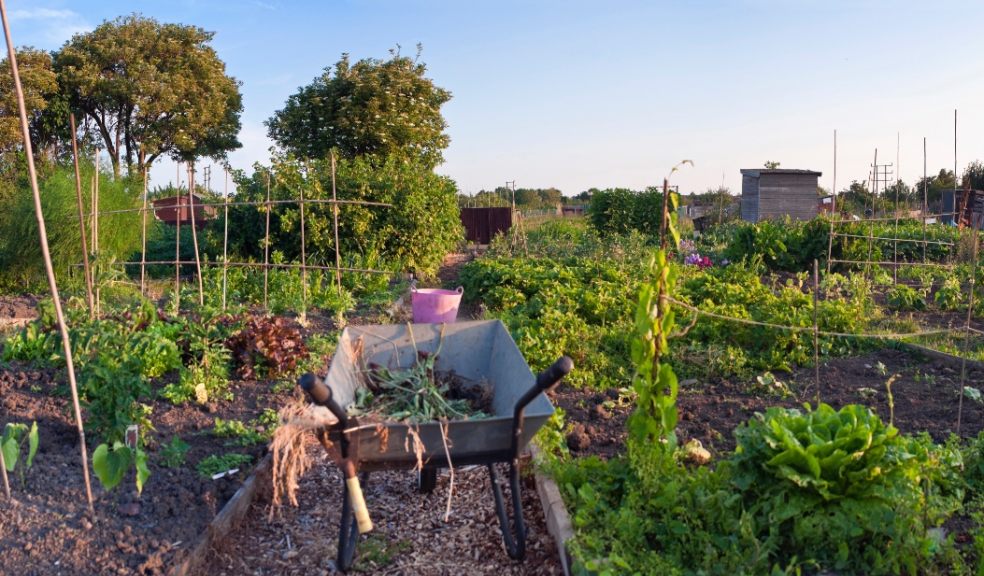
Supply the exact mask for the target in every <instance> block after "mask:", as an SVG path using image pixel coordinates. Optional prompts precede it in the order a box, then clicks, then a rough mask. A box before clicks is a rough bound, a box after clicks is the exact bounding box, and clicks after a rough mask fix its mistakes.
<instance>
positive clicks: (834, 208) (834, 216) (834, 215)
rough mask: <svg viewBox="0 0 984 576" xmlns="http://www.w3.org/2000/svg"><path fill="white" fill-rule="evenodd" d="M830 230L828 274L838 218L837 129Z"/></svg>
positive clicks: (835, 134) (828, 238)
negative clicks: (835, 221) (835, 224)
mask: <svg viewBox="0 0 984 576" xmlns="http://www.w3.org/2000/svg"><path fill="white" fill-rule="evenodd" d="M830 193H831V197H830V232H829V234H828V236H827V275H828V276H829V275H830V260H831V259H833V257H834V220H837V130H834V183H833V188H832V189H831V190H830Z"/></svg>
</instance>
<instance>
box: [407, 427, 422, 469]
mask: <svg viewBox="0 0 984 576" xmlns="http://www.w3.org/2000/svg"><path fill="white" fill-rule="evenodd" d="M411 439H412V440H413V447H412V448H411V446H410V441H411ZM403 449H404V450H406V451H407V452H413V453H414V455H415V456H417V470H418V471H420V470H423V469H424V449H425V447H424V443H423V442H422V441H421V440H420V430H419V427H418V428H416V429H415V428H414V427H413V426H407V437H406V439H405V440H404V441H403Z"/></svg>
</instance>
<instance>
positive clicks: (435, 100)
mask: <svg viewBox="0 0 984 576" xmlns="http://www.w3.org/2000/svg"><path fill="white" fill-rule="evenodd" d="M420 50H421V48H420V46H419V45H418V47H417V58H409V57H407V56H401V55H400V53H399V51H398V50H396V51H393V50H391V51H390V54H391V57H390V58H389V59H388V60H377V59H373V58H367V59H363V60H359V61H358V62H356V63H355V64H350V63H349V57H348V54H343V55H342V58H341V59H340V60H339V61H338V62H337V63H336V64H335V66H334V70H332V68H331V67H328V68H325V71H324V74H322V75H321V76H319V77H317V78H315V79H314V81H313V82H312V83H311V84H309V85H307V86H304V87H302V88H300V90H299V91H298V92H297V93H296V94H293V95H291V96H290V97H289V98H288V99H287V104H286V105H285V106H284V108H283V110H278V111H277V112H275V113H274V115H273V117H272V118H270V119H269V120H268V121H267V127H268V128H269V136H270V138H272V139H273V140H274V141H275V142H276V143H277V144H278V145H280V146H281V147H282V148H284V149H286V150H288V151H290V152H291V153H293V154H295V155H297V156H301V157H306V158H324V157H325V156H327V155H328V152H329V150H331V149H333V148H334V149H337V150H338V152H339V153H340V154H341V156H342V157H343V158H355V157H359V156H365V155H370V156H377V157H380V158H382V157H388V156H394V155H402V156H407V157H409V158H412V159H414V160H419V161H421V162H422V163H423V164H424V165H425V166H426V167H427V168H428V169H430V168H433V167H435V166H437V165H438V164H440V163H441V162H442V161H443V156H442V151H443V150H444V149H445V148H447V146H448V143H449V142H450V138H449V137H448V135H447V134H445V132H444V129H445V128H446V127H447V122H445V120H444V117H443V116H442V115H441V106H442V105H444V104H445V103H446V102H447V101H448V100H450V99H451V93H450V92H448V91H447V90H445V89H443V88H440V87H439V86H437V85H435V84H434V82H433V81H432V80H431V79H429V78H426V77H425V76H424V74H425V73H426V72H427V68H426V66H425V65H424V64H423V62H419V61H418V60H419V57H420Z"/></svg>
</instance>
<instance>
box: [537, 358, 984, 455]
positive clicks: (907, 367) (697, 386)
mask: <svg viewBox="0 0 984 576" xmlns="http://www.w3.org/2000/svg"><path fill="white" fill-rule="evenodd" d="M880 365H881V366H884V370H882V369H881V368H880ZM893 374H898V375H899V377H898V378H897V379H896V380H895V382H894V383H893V384H892V395H893V397H894V402H895V426H896V427H898V428H899V430H901V431H902V432H903V433H909V434H915V433H918V432H922V431H926V432H928V433H929V434H930V435H931V436H932V437H933V438H934V439H935V440H936V441H942V440H945V439H946V438H947V436H949V434H950V433H951V432H956V425H957V411H958V405H959V402H960V362H959V361H946V360H941V359H928V358H923V357H921V356H920V355H919V354H915V353H909V352H903V351H899V350H893V349H890V348H886V349H882V350H879V351H877V352H874V353H871V354H867V355H863V356H857V357H846V358H833V359H828V360H826V361H821V366H820V400H821V401H823V402H825V403H827V404H830V405H831V406H834V407H835V408H839V407H840V406H843V405H845V404H864V405H866V406H869V407H870V408H872V409H873V410H874V411H875V412H877V413H878V415H879V416H881V418H882V419H884V420H885V421H886V422H887V421H888V419H889V407H888V393H887V390H886V388H885V382H886V381H887V380H888V378H889V377H890V376H892V375H893ZM775 377H776V379H778V380H779V381H780V382H782V383H783V384H784V385H785V387H786V388H787V389H788V394H785V395H784V394H783V393H781V392H780V391H779V390H769V389H765V388H763V387H762V386H761V385H759V384H758V382H756V381H755V380H751V381H748V380H738V379H725V378H715V379H711V380H708V381H698V380H685V381H683V382H682V383H681V389H680V395H679V398H678V402H677V404H678V409H679V414H680V423H679V426H678V428H677V435H678V436H679V438H680V440H681V442H683V441H686V440H689V439H690V438H696V439H698V440H700V441H701V442H702V443H703V444H704V446H705V447H707V448H708V449H709V450H710V451H711V452H712V453H715V454H720V453H722V452H726V451H729V450H732V449H733V448H734V445H735V443H734V437H733V436H732V431H733V430H734V429H735V427H737V426H738V425H739V424H741V423H742V422H745V421H747V420H748V419H749V418H751V417H752V416H753V415H754V414H755V412H761V411H764V410H765V409H766V408H768V407H770V406H787V407H800V406H802V405H803V403H804V402H809V403H811V404H815V403H816V397H817V396H816V395H817V390H816V380H815V375H814V369H813V368H801V369H798V370H796V371H795V372H793V373H792V374H788V373H782V372H777V373H776V374H775ZM966 385H968V386H975V387H981V386H984V370H981V369H980V368H977V367H972V366H971V365H968V367H967V379H966ZM617 399H618V395H617V394H616V393H614V392H613V391H612V392H607V393H606V392H592V391H581V390H571V389H570V388H566V387H564V386H561V389H560V390H559V391H557V393H556V394H555V395H554V399H553V400H554V403H555V404H556V405H558V406H560V407H561V408H563V409H564V410H565V411H566V412H567V422H568V424H569V425H570V426H571V427H572V430H571V431H570V433H569V434H568V446H569V447H570V448H571V449H572V453H573V454H575V455H578V456H580V455H588V454H595V455H599V456H602V457H610V456H612V455H615V454H621V453H622V452H623V451H624V449H625V420H626V418H628V415H629V414H630V413H631V411H632V408H633V406H632V404H631V402H625V401H621V402H619V401H618V400H617ZM982 429H984V406H981V405H980V404H976V403H974V402H973V401H971V400H969V399H967V398H964V403H963V418H962V422H961V428H960V434H961V436H964V437H971V436H976V435H977V434H978V433H979V432H980V431H981V430H982Z"/></svg>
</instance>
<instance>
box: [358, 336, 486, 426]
mask: <svg viewBox="0 0 984 576" xmlns="http://www.w3.org/2000/svg"><path fill="white" fill-rule="evenodd" d="M439 354H440V346H438V350H436V351H435V352H433V353H428V352H422V351H418V352H417V359H416V361H415V362H414V363H413V364H412V365H411V366H410V367H408V368H398V369H392V370H391V369H389V368H386V367H384V366H379V365H370V366H369V367H368V368H369V371H368V373H367V374H366V385H365V386H364V387H361V388H359V389H357V390H356V396H355V402H354V403H353V404H352V405H351V406H350V407H349V412H350V413H352V414H355V415H359V414H370V413H371V414H377V415H380V416H382V417H384V418H385V419H387V420H395V421H401V422H409V423H420V422H431V421H434V420H437V421H441V422H446V421H448V420H466V419H472V420H475V419H481V418H487V417H488V414H486V413H484V412H482V411H481V409H480V408H478V406H477V405H478V404H481V400H482V399H483V398H485V399H488V400H491V396H490V394H491V390H488V389H485V388H478V389H476V390H472V391H468V392H469V393H468V394H466V393H465V391H464V390H461V389H460V388H455V385H456V384H458V385H459V386H460V383H456V382H455V376H454V375H453V374H451V375H446V374H441V373H438V372H436V371H435V369H434V364H435V362H437V358H438V355H439ZM470 396H473V397H470ZM472 400H475V402H473V401H472Z"/></svg>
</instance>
